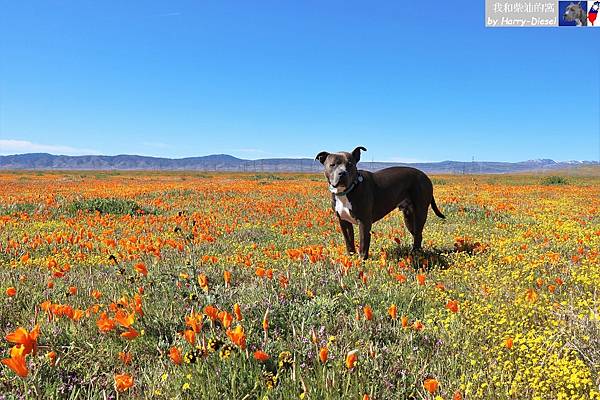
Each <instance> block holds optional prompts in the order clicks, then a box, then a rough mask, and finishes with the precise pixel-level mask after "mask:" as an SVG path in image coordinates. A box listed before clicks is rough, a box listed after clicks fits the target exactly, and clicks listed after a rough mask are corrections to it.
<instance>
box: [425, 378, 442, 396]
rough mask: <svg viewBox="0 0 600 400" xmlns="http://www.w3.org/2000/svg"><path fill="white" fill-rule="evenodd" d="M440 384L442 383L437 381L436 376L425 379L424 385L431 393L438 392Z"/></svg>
mask: <svg viewBox="0 0 600 400" xmlns="http://www.w3.org/2000/svg"><path fill="white" fill-rule="evenodd" d="M439 386H440V383H439V382H438V381H437V379H434V378H428V379H425V381H424V382H423V387H424V388H425V390H427V391H428V392H429V393H431V394H434V393H435V392H437V390H438V388H439Z"/></svg>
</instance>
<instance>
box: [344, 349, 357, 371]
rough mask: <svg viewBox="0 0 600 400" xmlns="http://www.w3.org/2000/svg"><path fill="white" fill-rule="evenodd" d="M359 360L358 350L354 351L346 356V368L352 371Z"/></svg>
mask: <svg viewBox="0 0 600 400" xmlns="http://www.w3.org/2000/svg"><path fill="white" fill-rule="evenodd" d="M357 360H358V350H352V351H351V352H349V353H348V354H347V355H346V368H348V369H352V368H354V365H355V364H356V361H357Z"/></svg>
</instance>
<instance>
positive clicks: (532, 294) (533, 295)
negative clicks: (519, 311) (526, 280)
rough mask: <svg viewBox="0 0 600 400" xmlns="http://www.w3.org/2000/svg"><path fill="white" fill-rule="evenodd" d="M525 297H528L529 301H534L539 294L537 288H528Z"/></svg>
mask: <svg viewBox="0 0 600 400" xmlns="http://www.w3.org/2000/svg"><path fill="white" fill-rule="evenodd" d="M525 298H526V299H527V301H528V302H530V303H533V302H535V301H536V300H537V298H538V294H537V293H536V292H535V290H533V289H528V290H527V294H526V295H525Z"/></svg>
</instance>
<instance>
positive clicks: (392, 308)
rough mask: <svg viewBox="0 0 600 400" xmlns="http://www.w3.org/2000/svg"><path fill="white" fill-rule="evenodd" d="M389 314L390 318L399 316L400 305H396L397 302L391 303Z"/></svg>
mask: <svg viewBox="0 0 600 400" xmlns="http://www.w3.org/2000/svg"><path fill="white" fill-rule="evenodd" d="M388 314H389V316H390V318H391V319H393V320H395V319H396V318H398V307H396V305H395V304H392V305H390V306H389V308H388Z"/></svg>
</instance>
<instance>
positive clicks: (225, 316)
mask: <svg viewBox="0 0 600 400" xmlns="http://www.w3.org/2000/svg"><path fill="white" fill-rule="evenodd" d="M219 319H220V320H221V324H222V325H223V328H225V329H227V328H229V327H230V326H231V323H232V322H233V315H231V314H229V313H228V312H227V311H221V312H220V313H219Z"/></svg>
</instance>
